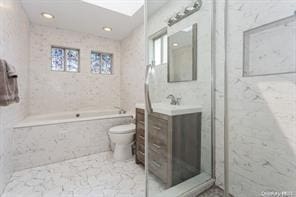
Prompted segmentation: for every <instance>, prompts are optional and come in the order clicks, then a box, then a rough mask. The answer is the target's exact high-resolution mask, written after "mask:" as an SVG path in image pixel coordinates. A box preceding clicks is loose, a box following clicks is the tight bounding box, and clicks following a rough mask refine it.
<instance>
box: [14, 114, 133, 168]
mask: <svg viewBox="0 0 296 197" xmlns="http://www.w3.org/2000/svg"><path fill="white" fill-rule="evenodd" d="M76 114H77V112H73V113H68V116H67V113H66V114H65V113H63V114H56V116H54V115H47V116H35V117H29V118H27V119H25V120H24V121H23V122H22V123H20V124H18V125H17V127H16V128H14V130H13V132H12V141H13V151H12V159H13V162H14V165H15V166H14V169H15V170H22V169H26V168H32V167H36V166H40V165H45V164H49V163H54V162H60V161H64V160H67V159H73V158H78V157H81V156H86V155H90V154H94V153H99V152H104V151H109V150H110V141H109V136H108V130H109V129H110V128H111V127H113V126H116V125H121V124H127V123H130V122H131V119H132V116H130V115H128V114H118V113H116V111H113V112H112V111H105V112H80V115H81V117H79V118H76V117H75V115H76ZM54 117H56V118H54ZM66 117H67V118H66Z"/></svg>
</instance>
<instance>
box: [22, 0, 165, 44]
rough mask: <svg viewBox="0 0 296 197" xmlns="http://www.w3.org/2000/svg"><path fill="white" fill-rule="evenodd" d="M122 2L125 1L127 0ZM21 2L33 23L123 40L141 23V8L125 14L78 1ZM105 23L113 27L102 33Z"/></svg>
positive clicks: (157, 3) (162, 0)
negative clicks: (46, 13)
mask: <svg viewBox="0 0 296 197" xmlns="http://www.w3.org/2000/svg"><path fill="white" fill-rule="evenodd" d="M110 1H111V0H110ZM123 1H127V2H128V0H123ZM167 1H168V0H157V1H155V2H154V3H153V7H151V8H150V6H149V15H150V14H152V13H154V12H155V11H156V10H158V9H159V8H160V7H161V6H162V5H163V4H164V3H166V2H167ZM21 2H22V4H23V7H24V9H25V11H26V13H27V15H28V17H29V18H30V21H31V22H32V23H33V24H40V25H45V26H50V27H57V28H62V29H67V30H71V31H77V32H83V33H91V34H94V35H97V36H102V37H106V38H110V39H114V40H122V39H123V38H125V37H126V36H128V35H129V34H130V33H131V31H132V30H133V29H134V28H136V27H137V26H139V25H140V24H143V20H144V8H143V7H142V8H141V9H139V10H138V11H137V12H136V13H135V14H134V15H133V16H127V15H124V14H120V13H118V12H114V11H111V10H108V9H105V8H101V7H98V6H95V5H91V4H88V3H85V2H82V1H81V0H21ZM42 12H48V13H50V14H53V15H54V16H55V18H54V19H53V20H48V19H45V18H43V17H42V16H41V15H40V13H42ZM104 26H108V27H112V29H113V31H112V32H105V31H104V30H103V29H102V28H103V27H104Z"/></svg>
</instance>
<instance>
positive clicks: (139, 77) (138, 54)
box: [120, 25, 145, 114]
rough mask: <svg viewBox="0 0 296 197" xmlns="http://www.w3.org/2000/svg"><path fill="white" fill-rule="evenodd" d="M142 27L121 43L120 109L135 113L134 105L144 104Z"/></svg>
mask: <svg viewBox="0 0 296 197" xmlns="http://www.w3.org/2000/svg"><path fill="white" fill-rule="evenodd" d="M144 42H145V40H144V26H143V25H141V26H140V27H138V28H137V29H135V30H134V31H133V32H132V33H131V34H130V35H129V36H128V37H127V38H125V39H124V40H122V41H121V63H120V66H121V76H120V101H121V107H123V108H124V109H125V110H127V111H128V112H130V113H132V114H134V113H135V104H136V103H144V79H145V60H144V59H145V57H144V52H145V48H144V47H145V46H144V44H145V43H144Z"/></svg>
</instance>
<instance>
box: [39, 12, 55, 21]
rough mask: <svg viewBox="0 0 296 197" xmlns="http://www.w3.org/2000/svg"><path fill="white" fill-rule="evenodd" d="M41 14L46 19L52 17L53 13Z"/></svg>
mask: <svg viewBox="0 0 296 197" xmlns="http://www.w3.org/2000/svg"><path fill="white" fill-rule="evenodd" d="M41 16H43V17H44V18H46V19H54V15H52V14H49V13H46V12H42V13H41Z"/></svg>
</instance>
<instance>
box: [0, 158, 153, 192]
mask: <svg viewBox="0 0 296 197" xmlns="http://www.w3.org/2000/svg"><path fill="white" fill-rule="evenodd" d="M144 178H145V174H144V168H143V167H141V166H139V165H137V164H135V162H134V160H129V161H124V162H120V161H115V160H113V158H112V153H111V152H103V153H99V154H95V155H90V156H87V157H81V158H78V159H73V160H68V161H64V162H60V163H54V164H50V165H47V166H41V167H36V168H31V169H27V170H23V171H18V172H15V173H14V174H13V176H12V177H11V179H10V181H9V183H8V185H7V186H6V188H5V191H4V193H3V195H2V197H41V196H42V197H70V196H71V197H101V196H102V197H113V196H116V197H143V196H144V191H145V182H144ZM156 185H157V184H156ZM155 189H156V190H158V189H159V188H157V186H156V187H155Z"/></svg>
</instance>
